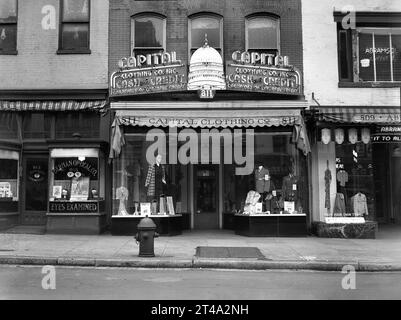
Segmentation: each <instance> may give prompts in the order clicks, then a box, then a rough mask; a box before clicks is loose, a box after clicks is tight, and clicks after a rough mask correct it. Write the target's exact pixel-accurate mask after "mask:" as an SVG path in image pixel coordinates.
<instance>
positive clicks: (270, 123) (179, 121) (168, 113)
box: [116, 109, 302, 128]
mask: <svg viewBox="0 0 401 320" xmlns="http://www.w3.org/2000/svg"><path fill="white" fill-rule="evenodd" d="M301 119H302V116H301V110H299V109H287V110H274V109H270V110H267V109H264V110H210V109H209V110H140V109H138V110H118V111H117V112H116V121H118V125H125V126H141V127H178V128H180V127H182V128H216V127H217V128H218V127H221V128H227V127H231V128H234V127H239V128H248V127H277V126H293V125H300V124H301Z"/></svg>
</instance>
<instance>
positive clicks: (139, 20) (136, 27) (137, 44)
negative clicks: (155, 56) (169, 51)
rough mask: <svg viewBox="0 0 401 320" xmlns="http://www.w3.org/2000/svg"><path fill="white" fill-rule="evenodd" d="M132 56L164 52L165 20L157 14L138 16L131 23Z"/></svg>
mask: <svg viewBox="0 0 401 320" xmlns="http://www.w3.org/2000/svg"><path fill="white" fill-rule="evenodd" d="M131 23H132V24H131V27H132V31H131V35H132V40H131V52H132V55H138V54H142V55H146V54H152V53H159V52H162V51H166V18H165V17H164V16H161V15H157V14H147V15H144V14H140V15H137V16H134V17H133V19H132V22H131Z"/></svg>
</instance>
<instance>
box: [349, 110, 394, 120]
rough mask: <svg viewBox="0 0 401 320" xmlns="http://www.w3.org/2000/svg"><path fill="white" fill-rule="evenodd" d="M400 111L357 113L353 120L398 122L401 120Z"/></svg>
mask: <svg viewBox="0 0 401 320" xmlns="http://www.w3.org/2000/svg"><path fill="white" fill-rule="evenodd" d="M400 121H401V118H400V113H398V112H397V113H367V114H356V115H354V116H353V118H352V122H357V123H397V122H400Z"/></svg>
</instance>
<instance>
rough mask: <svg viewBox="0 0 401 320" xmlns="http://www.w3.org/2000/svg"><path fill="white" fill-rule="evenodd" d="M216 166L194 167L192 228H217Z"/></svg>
mask: <svg viewBox="0 0 401 320" xmlns="http://www.w3.org/2000/svg"><path fill="white" fill-rule="evenodd" d="M218 169H219V166H218V165H196V166H194V200H195V201H194V209H195V215H194V228H195V229H218V228H219V214H218V212H219V210H218V208H219V205H218V204H219V203H218V196H219V192H218V173H219V170H218Z"/></svg>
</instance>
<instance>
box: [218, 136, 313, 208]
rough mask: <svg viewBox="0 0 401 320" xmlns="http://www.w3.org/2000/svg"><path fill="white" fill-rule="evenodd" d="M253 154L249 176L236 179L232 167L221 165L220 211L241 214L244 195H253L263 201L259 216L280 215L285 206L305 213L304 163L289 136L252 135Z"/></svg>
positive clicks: (305, 185)
mask: <svg viewBox="0 0 401 320" xmlns="http://www.w3.org/2000/svg"><path fill="white" fill-rule="evenodd" d="M279 142H280V146H279ZM254 151H255V154H254V159H255V161H254V171H253V172H252V173H251V174H249V175H236V172H235V166H234V165H224V183H223V188H224V196H223V200H224V206H223V209H224V211H225V212H227V213H237V212H243V211H244V208H245V203H246V198H247V195H248V194H249V192H250V191H257V192H258V193H259V194H261V199H260V200H259V201H260V202H262V198H263V199H264V201H263V202H262V212H268V211H270V213H280V212H284V206H285V205H286V206H287V203H288V205H289V206H291V205H293V206H294V210H295V211H296V212H297V213H305V212H307V211H308V193H307V190H308V184H307V171H306V161H302V157H303V156H302V155H301V154H300V152H299V150H297V149H296V147H295V145H294V144H293V143H292V142H291V133H290V132H281V133H280V134H279V133H275V132H256V133H255V145H254ZM290 172H291V173H292V175H291V176H289V174H290ZM266 200H267V201H266ZM286 208H287V207H286Z"/></svg>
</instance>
